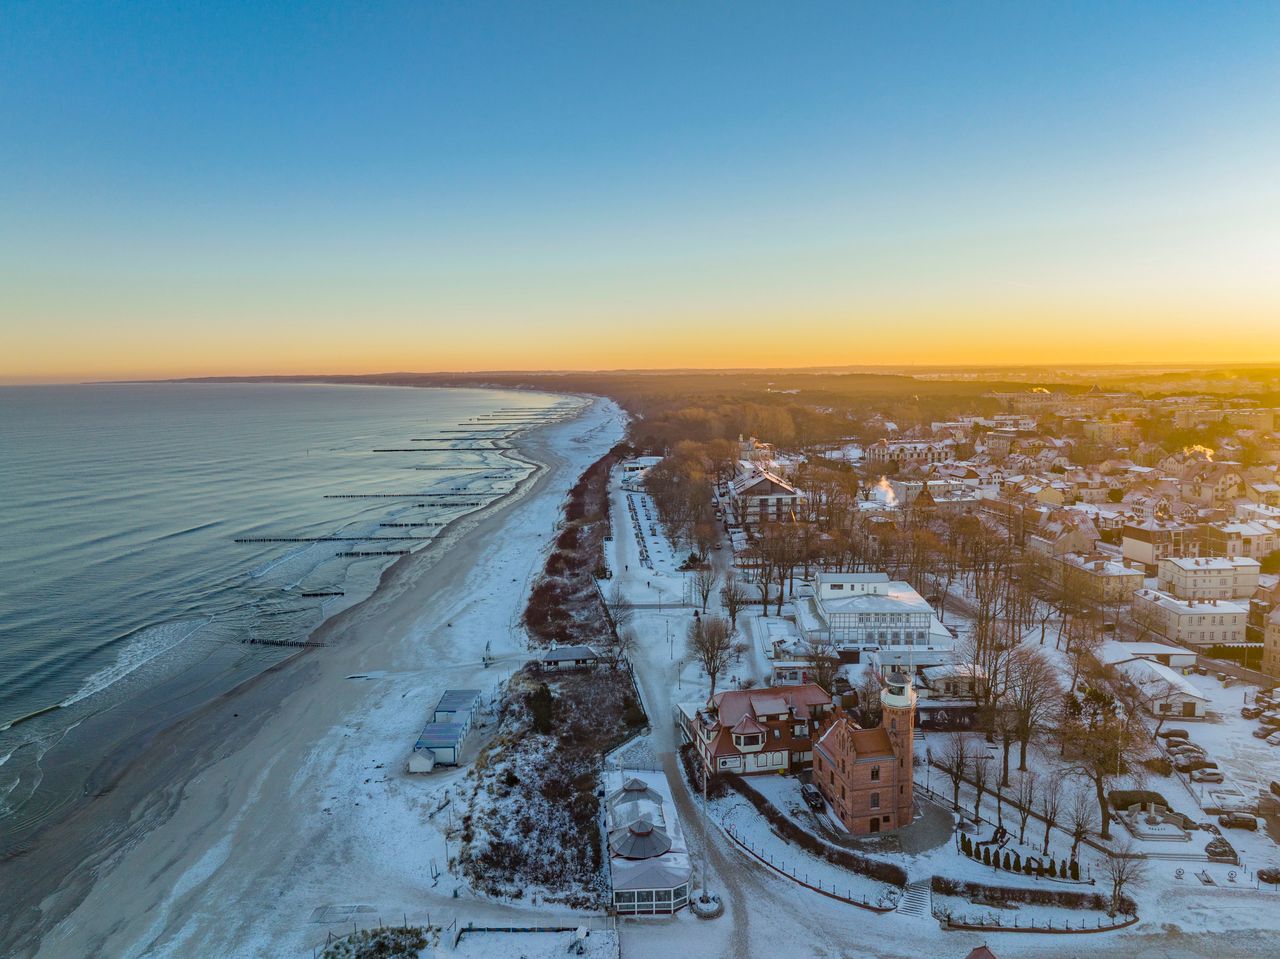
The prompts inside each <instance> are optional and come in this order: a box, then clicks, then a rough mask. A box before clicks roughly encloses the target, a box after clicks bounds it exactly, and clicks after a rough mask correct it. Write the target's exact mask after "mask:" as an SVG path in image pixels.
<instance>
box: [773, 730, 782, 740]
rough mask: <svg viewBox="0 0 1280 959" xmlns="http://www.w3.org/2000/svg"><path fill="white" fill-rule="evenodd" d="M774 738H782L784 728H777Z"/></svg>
mask: <svg viewBox="0 0 1280 959" xmlns="http://www.w3.org/2000/svg"><path fill="white" fill-rule="evenodd" d="M773 738H774V739H781V738H782V730H781V729H775V730H774V731H773Z"/></svg>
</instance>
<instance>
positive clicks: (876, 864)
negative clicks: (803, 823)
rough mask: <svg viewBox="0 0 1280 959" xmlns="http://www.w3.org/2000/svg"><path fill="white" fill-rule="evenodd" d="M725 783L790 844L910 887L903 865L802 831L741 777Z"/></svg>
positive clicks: (891, 882) (885, 881)
mask: <svg viewBox="0 0 1280 959" xmlns="http://www.w3.org/2000/svg"><path fill="white" fill-rule="evenodd" d="M724 781H725V783H727V784H728V785H729V786H730V787H731V788H732V789H733V790H735V791H736V792H737V793H738V794H739V795H741V796H742V797H743V798H744V799H746V800H747V802H749V803H751V805H753V806H754V807H755V808H756V812H758V813H760V815H762V816H764V818H765V819H766V820H768V822H769V825H770V826H772V827H773V829H774V831H775V832H776V833H778V835H780V836H782V838H783V839H785V840H787V841H788V842H792V843H795V844H796V845H797V846H799V847H800V848H801V849H803V850H805V852H808V853H811V854H813V855H815V856H817V857H819V858H820V859H825V860H826V861H827V862H829V863H833V864H834V865H837V866H841V867H843V868H845V869H848V870H850V871H851V872H856V873H859V874H860V875H863V876H870V877H871V878H872V879H878V880H879V881H880V882H884V883H888V884H889V885H891V886H897V887H899V888H902V887H904V886H906V884H907V871H906V870H905V869H903V868H902V867H901V866H899V865H896V864H894V863H891V862H883V861H881V860H879V859H871V858H869V857H867V856H863V855H861V854H859V853H856V852H853V851H852V850H849V849H841V848H840V847H839V846H832V845H830V844H828V843H825V842H823V841H822V840H821V839H819V838H818V837H817V836H815V835H813V834H812V833H810V832H807V831H806V830H804V829H802V828H801V827H800V826H799V825H797V824H796V823H795V822H794V821H792V820H791V819H790V818H788V817H787V816H786V815H784V814H783V813H782V812H780V811H779V810H778V809H777V808H776V807H775V806H774V805H773V803H771V802H769V800H768V799H766V798H765V797H764V796H762V795H760V794H759V793H758V792H756V791H755V790H754V789H752V788H751V787H750V786H749V785H747V783H746V781H745V780H744V779H743V778H742V777H741V776H738V775H735V774H732V773H729V774H726V775H725V776H724Z"/></svg>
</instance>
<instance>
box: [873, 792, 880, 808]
mask: <svg viewBox="0 0 1280 959" xmlns="http://www.w3.org/2000/svg"><path fill="white" fill-rule="evenodd" d="M871 808H872V809H879V808H880V794H879V793H872V794H871Z"/></svg>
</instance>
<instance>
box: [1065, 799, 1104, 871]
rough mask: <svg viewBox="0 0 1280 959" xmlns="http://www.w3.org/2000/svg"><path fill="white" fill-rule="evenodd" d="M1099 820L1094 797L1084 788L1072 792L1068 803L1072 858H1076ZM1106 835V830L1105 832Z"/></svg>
mask: <svg viewBox="0 0 1280 959" xmlns="http://www.w3.org/2000/svg"><path fill="white" fill-rule="evenodd" d="M1097 822H1098V809H1097V807H1096V806H1095V805H1094V803H1093V799H1092V798H1091V797H1090V796H1089V794H1088V793H1087V792H1085V791H1084V790H1083V789H1077V790H1076V791H1075V792H1074V793H1072V794H1071V801H1070V802H1069V803H1068V804H1067V823H1066V825H1067V832H1069V833H1071V858H1072V859H1075V858H1076V857H1077V854H1078V853H1079V851H1080V843H1081V842H1082V841H1083V840H1084V837H1085V836H1087V835H1089V830H1090V829H1092V828H1093V827H1094V825H1095V824H1096V823H1097ZM1103 837H1104V838H1105V837H1106V832H1105V831H1104V832H1103Z"/></svg>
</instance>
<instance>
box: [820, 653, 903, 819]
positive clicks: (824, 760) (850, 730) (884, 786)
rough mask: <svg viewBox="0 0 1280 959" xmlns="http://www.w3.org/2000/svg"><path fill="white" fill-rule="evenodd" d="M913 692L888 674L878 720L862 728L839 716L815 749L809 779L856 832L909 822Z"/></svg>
mask: <svg viewBox="0 0 1280 959" xmlns="http://www.w3.org/2000/svg"><path fill="white" fill-rule="evenodd" d="M915 707H916V694H915V690H914V689H912V687H911V679H910V677H908V676H906V675H904V674H902V673H893V674H891V675H890V676H889V677H888V678H887V680H886V685H885V687H884V688H883V689H882V690H881V692H880V708H881V720H880V725H879V726H877V727H876V728H874V729H863V728H862V727H860V726H859V725H858V724H857V723H855V722H854V721H853V720H852V719H850V718H849V717H848V716H845V715H843V714H842V715H840V716H838V717H837V718H836V720H835V721H834V722H833V723H832V724H831V726H830V727H829V728H828V729H827V730H826V732H824V733H823V734H822V736H821V738H820V739H819V740H818V743H817V745H816V746H815V747H814V761H813V782H814V784H815V785H816V786H817V787H818V789H819V791H820V792H821V793H822V795H823V797H824V798H825V799H826V800H827V803H828V804H829V805H830V806H831V808H832V810H833V811H834V812H835V814H836V817H837V818H838V819H839V820H840V822H841V823H843V824H844V826H845V828H846V829H848V830H849V832H851V833H854V834H855V835H864V834H867V833H878V832H889V831H891V830H894V829H899V828H901V827H903V826H906V825H910V823H911V819H912V815H913V804H912V798H913V797H912V778H911V777H912V748H913V746H914V738H915Z"/></svg>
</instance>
